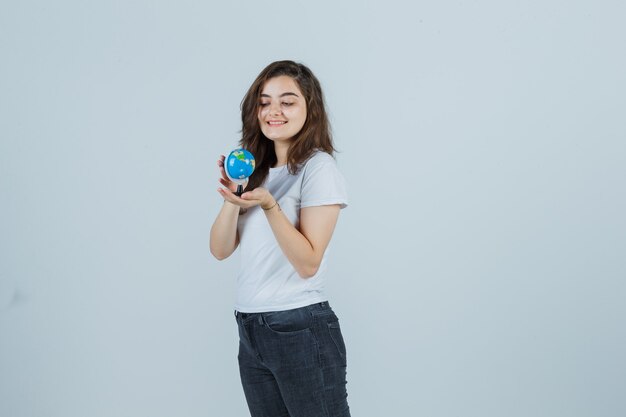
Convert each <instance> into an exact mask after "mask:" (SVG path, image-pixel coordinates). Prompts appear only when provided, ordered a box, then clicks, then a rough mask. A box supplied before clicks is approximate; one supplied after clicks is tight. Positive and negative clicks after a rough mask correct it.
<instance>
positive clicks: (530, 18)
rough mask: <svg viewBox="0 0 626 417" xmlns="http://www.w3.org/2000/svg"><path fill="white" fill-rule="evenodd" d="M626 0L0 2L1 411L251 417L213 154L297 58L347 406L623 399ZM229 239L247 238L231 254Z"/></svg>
mask: <svg viewBox="0 0 626 417" xmlns="http://www.w3.org/2000/svg"><path fill="white" fill-rule="evenodd" d="M625 19H626V6H624V3H623V2H621V1H596V2H590V1H588V2H583V1H565V0H543V1H527V2H513V1H488V0H475V1H447V0H444V1H438V2H432V1H431V2H424V1H416V2H409V1H406V2H400V1H340V0H337V1H289V2H287V1H274V2H258V1H242V0H239V1H231V2H212V1H185V0H183V1H176V2H173V1H172V2H165V1H107V2H104V1H103V2H92V1H67V0H60V1H56V2H48V1H42V0H25V1H13V2H9V1H4V2H2V5H1V6H0V60H1V64H0V138H1V144H0V198H1V204H0V416H2V417H86V416H88V417H125V416H128V417H143V416H145V417H173V416H185V417H200V416H211V417H231V416H232V417H239V416H246V415H248V414H247V413H248V412H247V407H246V405H245V401H244V397H243V392H242V389H241V386H240V383H239V374H238V368H237V360H236V352H237V335H236V326H235V321H234V318H233V312H232V306H233V301H234V279H235V274H236V271H237V267H238V264H239V262H240V259H239V256H238V254H235V255H234V256H232V257H231V258H229V259H227V260H225V261H222V262H218V261H216V260H215V259H213V258H212V257H211V255H210V253H209V251H208V233H209V229H210V226H211V224H212V222H213V219H214V217H215V215H216V214H217V212H218V210H219V208H220V206H221V204H222V200H221V199H220V197H219V195H218V194H217V192H216V188H217V186H218V183H217V178H218V171H217V167H216V160H217V158H218V156H219V155H220V154H223V153H225V152H228V151H230V150H231V149H232V148H233V147H234V146H235V145H236V143H237V140H238V139H239V129H240V128H241V126H240V113H239V104H240V101H241V99H242V98H243V96H244V94H245V92H246V90H247V88H248V87H249V85H250V84H251V83H252V81H253V80H254V78H255V77H256V75H257V74H258V73H259V72H260V71H261V69H262V68H263V67H265V66H266V65H267V64H269V63H270V62H272V61H275V60H279V59H293V60H296V61H299V62H303V63H305V64H306V65H308V66H309V67H310V68H311V69H312V70H313V71H314V72H315V74H316V75H317V76H318V78H319V79H320V81H321V83H322V86H323V88H324V91H325V94H326V99H327V105H328V109H329V113H330V117H331V120H332V124H333V131H334V135H335V139H336V144H337V147H338V149H339V150H340V153H338V155H337V161H338V164H339V167H340V169H341V170H342V172H343V173H344V175H345V177H346V179H347V181H348V183H349V192H350V203H351V204H350V206H349V207H348V208H347V209H346V210H344V211H342V214H341V216H340V221H339V225H338V227H337V230H336V232H335V235H334V237H333V247H332V253H331V266H330V271H331V275H330V277H329V281H330V284H329V285H330V287H329V300H330V303H331V305H332V306H333V307H334V309H335V311H336V312H337V314H338V315H339V317H340V319H341V322H342V327H343V332H344V337H345V339H346V344H347V347H348V362H349V364H348V381H349V382H348V390H349V391H348V392H349V402H350V406H351V409H352V415H353V417H386V416H429V417H453V416H454V417H455V416H463V417H474V416H475V417H502V416H507V417H518V416H519V417H528V416H533V417H543V416H545V417H556V416H563V417H577V416H581V417H582V416H589V417H618V416H619V417H621V416H624V415H626V399H625V397H624V395H623V394H624V392H626V355H625V354H624V352H625V351H626V303H625V301H626V220H625V219H626V216H625V213H626V192H625V188H626V187H625V180H626V122H625V115H626V54H624V45H625V43H626V29H624V20H625ZM243 261H245V260H243Z"/></svg>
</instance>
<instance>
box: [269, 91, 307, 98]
mask: <svg viewBox="0 0 626 417" xmlns="http://www.w3.org/2000/svg"><path fill="white" fill-rule="evenodd" d="M285 96H296V97H300V96H299V95H297V94H296V93H292V92H287V93H282V94H281V95H280V96H279V97H285ZM261 97H268V98H271V96H270V95H269V94H261Z"/></svg>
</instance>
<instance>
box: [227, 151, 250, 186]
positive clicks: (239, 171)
mask: <svg viewBox="0 0 626 417" xmlns="http://www.w3.org/2000/svg"><path fill="white" fill-rule="evenodd" d="M254 163H255V162H254V156H252V154H251V153H250V152H248V151H247V150H245V149H235V150H234V151H232V152H231V153H229V154H228V156H227V157H226V161H225V164H224V167H225V168H226V174H227V175H228V177H229V178H230V179H231V180H233V182H236V183H238V184H242V183H243V182H245V180H246V179H247V178H248V177H249V176H250V175H252V173H253V172H254Z"/></svg>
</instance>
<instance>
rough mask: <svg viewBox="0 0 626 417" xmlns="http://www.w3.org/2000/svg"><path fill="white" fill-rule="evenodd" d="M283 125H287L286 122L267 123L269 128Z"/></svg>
mask: <svg viewBox="0 0 626 417" xmlns="http://www.w3.org/2000/svg"><path fill="white" fill-rule="evenodd" d="M285 123H287V122H278V121H276V122H267V124H268V125H270V126H282V125H284V124H285Z"/></svg>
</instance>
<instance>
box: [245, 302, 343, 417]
mask: <svg viewBox="0 0 626 417" xmlns="http://www.w3.org/2000/svg"><path fill="white" fill-rule="evenodd" d="M235 317H236V319H237V324H238V327H239V356H238V359H239V371H240V375H241V383H242V385H243V390H244V393H245V396H246V401H247V402H248V408H249V409H250V414H251V416H252V417H350V410H349V408H348V401H347V396H348V394H347V392H346V347H345V344H344V341H343V337H342V335H341V329H340V328H339V320H338V318H337V316H336V315H335V313H334V312H333V310H332V309H331V307H330V305H329V304H328V302H322V303H318V304H312V305H309V306H306V307H301V308H296V309H293V310H286V311H273V312H267V313H239V312H235Z"/></svg>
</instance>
